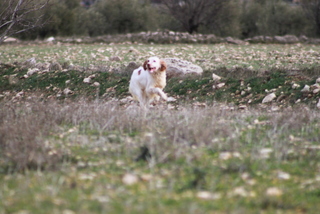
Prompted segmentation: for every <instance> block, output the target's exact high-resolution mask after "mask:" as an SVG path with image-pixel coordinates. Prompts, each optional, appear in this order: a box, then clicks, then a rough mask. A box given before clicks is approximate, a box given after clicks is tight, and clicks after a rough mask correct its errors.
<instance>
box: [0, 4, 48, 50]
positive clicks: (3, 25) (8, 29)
mask: <svg viewBox="0 0 320 214" xmlns="http://www.w3.org/2000/svg"><path fill="white" fill-rule="evenodd" d="M49 1H50V0H4V2H2V3H0V44H1V43H2V42H3V41H4V39H5V38H6V37H7V36H12V35H14V34H18V33H22V32H25V31H28V30H31V29H34V28H37V27H40V26H42V25H41V20H42V17H43V16H42V15H39V16H35V15H34V13H36V12H38V11H41V10H43V9H44V8H45V7H47V6H48V4H49Z"/></svg>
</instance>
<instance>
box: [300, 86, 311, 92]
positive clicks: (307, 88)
mask: <svg viewBox="0 0 320 214" xmlns="http://www.w3.org/2000/svg"><path fill="white" fill-rule="evenodd" d="M309 91H310V86H308V85H305V86H304V87H303V89H302V90H301V92H309Z"/></svg>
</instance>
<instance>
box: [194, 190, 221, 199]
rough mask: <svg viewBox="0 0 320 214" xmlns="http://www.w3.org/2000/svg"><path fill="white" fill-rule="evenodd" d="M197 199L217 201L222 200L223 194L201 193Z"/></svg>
mask: <svg viewBox="0 0 320 214" xmlns="http://www.w3.org/2000/svg"><path fill="white" fill-rule="evenodd" d="M197 198H199V199H203V200H216V199H220V198H221V194H219V193H211V192H208V191H200V192H198V193H197Z"/></svg>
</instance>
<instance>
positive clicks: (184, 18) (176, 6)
mask: <svg viewBox="0 0 320 214" xmlns="http://www.w3.org/2000/svg"><path fill="white" fill-rule="evenodd" d="M227 2H228V0H163V4H164V5H165V7H166V9H167V11H168V12H169V13H170V14H171V15H172V16H173V17H174V18H175V19H176V20H177V21H179V22H180V23H181V24H182V26H183V27H184V28H185V30H187V31H188V32H189V33H193V32H196V31H197V30H198V28H199V27H200V26H201V25H206V24H209V23H213V20H214V17H215V16H216V14H217V13H218V12H219V11H220V10H221V9H222V7H223V5H224V4H226V3H227Z"/></svg>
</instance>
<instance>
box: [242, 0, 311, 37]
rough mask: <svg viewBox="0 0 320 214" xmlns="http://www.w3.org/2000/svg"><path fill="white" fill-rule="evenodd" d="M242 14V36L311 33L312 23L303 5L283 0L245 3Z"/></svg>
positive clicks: (262, 0)
mask: <svg viewBox="0 0 320 214" xmlns="http://www.w3.org/2000/svg"><path fill="white" fill-rule="evenodd" d="M242 10H243V12H242V15H241V29H242V37H244V38H246V37H253V36H256V35H268V36H275V35H286V34H295V35H301V34H304V35H309V34H310V33H311V32H310V29H311V28H312V27H311V24H310V23H309V22H308V21H307V19H306V18H305V17H304V15H303V11H302V9H301V7H299V6H296V5H290V4H288V3H285V2H283V1H282V0H273V1H265V0H261V1H253V2H250V3H243V8H242Z"/></svg>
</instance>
